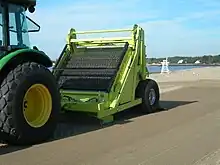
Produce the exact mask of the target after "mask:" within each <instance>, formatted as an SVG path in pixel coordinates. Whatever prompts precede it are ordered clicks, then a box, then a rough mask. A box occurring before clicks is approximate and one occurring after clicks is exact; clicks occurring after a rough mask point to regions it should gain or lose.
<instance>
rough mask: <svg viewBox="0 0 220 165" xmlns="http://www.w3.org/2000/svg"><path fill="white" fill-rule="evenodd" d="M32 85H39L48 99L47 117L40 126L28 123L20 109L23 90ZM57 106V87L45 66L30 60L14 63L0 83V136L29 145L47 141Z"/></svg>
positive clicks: (56, 112) (5, 139)
mask: <svg viewBox="0 0 220 165" xmlns="http://www.w3.org/2000/svg"><path fill="white" fill-rule="evenodd" d="M34 84H43V85H44V86H45V87H46V89H47V91H49V93H50V96H51V97H50V98H51V100H52V101H51V102H50V103H51V105H52V106H51V107H52V108H50V114H49V115H48V116H49V119H48V120H46V123H45V124H44V125H43V126H40V127H32V126H31V125H30V124H28V122H27V120H26V119H25V115H24V112H23V99H24V96H25V93H26V92H27V90H28V89H29V88H30V87H31V86H32V85H34ZM60 107H61V103H60V93H59V90H58V86H57V83H56V80H55V78H54V76H53V75H52V73H51V72H50V70H49V69H48V68H46V67H44V66H43V65H40V64H38V63H34V62H26V63H22V64H19V65H17V66H16V67H15V68H14V69H12V70H11V71H10V72H9V73H8V74H7V75H6V76H5V78H4V79H3V81H2V82H1V86H0V131H1V138H0V139H1V140H3V141H4V142H6V143H8V144H13V145H33V144H36V143H41V142H43V141H45V140H48V139H49V138H50V137H51V136H52V135H53V132H54V131H55V129H56V125H57V121H58V115H59V111H60Z"/></svg>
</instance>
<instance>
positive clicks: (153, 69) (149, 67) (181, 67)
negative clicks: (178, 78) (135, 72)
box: [147, 65, 207, 73]
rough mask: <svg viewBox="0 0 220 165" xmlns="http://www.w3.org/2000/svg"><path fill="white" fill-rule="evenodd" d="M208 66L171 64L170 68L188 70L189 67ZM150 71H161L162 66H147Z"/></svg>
mask: <svg viewBox="0 0 220 165" xmlns="http://www.w3.org/2000/svg"><path fill="white" fill-rule="evenodd" d="M204 67H207V66H198V65H195V66H169V67H168V68H169V70H170V71H178V70H188V69H193V68H204ZM147 68H148V71H149V72H150V73H158V72H160V71H161V66H147Z"/></svg>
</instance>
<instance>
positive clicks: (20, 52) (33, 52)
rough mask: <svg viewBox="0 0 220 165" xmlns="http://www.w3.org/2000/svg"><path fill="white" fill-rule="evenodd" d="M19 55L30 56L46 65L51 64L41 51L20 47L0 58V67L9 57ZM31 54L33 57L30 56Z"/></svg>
mask: <svg viewBox="0 0 220 165" xmlns="http://www.w3.org/2000/svg"><path fill="white" fill-rule="evenodd" d="M21 55H25V56H29V57H30V58H33V60H34V59H35V60H36V61H38V62H40V63H43V64H44V65H45V66H46V67H51V66H52V61H51V60H50V58H49V57H48V56H47V55H46V54H45V53H43V52H42V51H38V50H34V49H20V50H16V51H14V52H12V53H9V54H7V55H6V56H4V57H3V58H1V59H0V69H2V68H3V67H4V66H5V65H6V64H7V63H8V62H9V61H10V60H11V59H13V58H14V57H18V56H21ZM32 55H33V57H31V56H32Z"/></svg>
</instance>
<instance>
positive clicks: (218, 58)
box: [147, 55, 220, 64]
mask: <svg viewBox="0 0 220 165" xmlns="http://www.w3.org/2000/svg"><path fill="white" fill-rule="evenodd" d="M163 60H165V58H147V63H148V64H152V63H160V62H162V61H163ZM179 60H183V63H188V64H192V63H195V62H196V61H197V60H199V61H200V63H201V64H220V55H204V56H199V57H183V56H182V57H181V56H174V57H168V61H169V63H173V64H175V63H178V61H179Z"/></svg>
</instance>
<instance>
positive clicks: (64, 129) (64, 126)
mask: <svg viewBox="0 0 220 165" xmlns="http://www.w3.org/2000/svg"><path fill="white" fill-rule="evenodd" d="M195 102H197V101H160V104H161V107H162V108H161V109H159V110H158V112H156V113H159V112H161V111H168V110H171V109H174V108H176V107H179V106H184V105H187V104H192V103H195ZM140 116H143V114H142V113H140V112H139V111H137V110H136V107H135V108H132V109H129V110H126V111H123V112H120V113H118V114H116V115H115V120H114V122H113V123H110V124H106V125H101V124H100V122H99V120H97V119H96V118H93V117H89V116H86V115H85V114H80V113H73V112H71V113H66V114H62V115H61V116H60V121H59V124H58V127H57V130H56V131H55V133H54V137H53V139H50V140H49V141H47V142H51V141H55V140H60V139H64V138H68V137H71V136H76V135H79V134H83V133H88V132H91V131H96V130H99V129H102V128H106V127H110V126H113V125H115V124H126V123H130V122H132V118H135V117H140ZM47 142H45V143H47ZM30 147H31V146H23V147H21V146H10V145H7V144H5V145H1V144H0V155H4V154H9V153H12V152H16V151H19V150H23V149H27V148H30Z"/></svg>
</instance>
